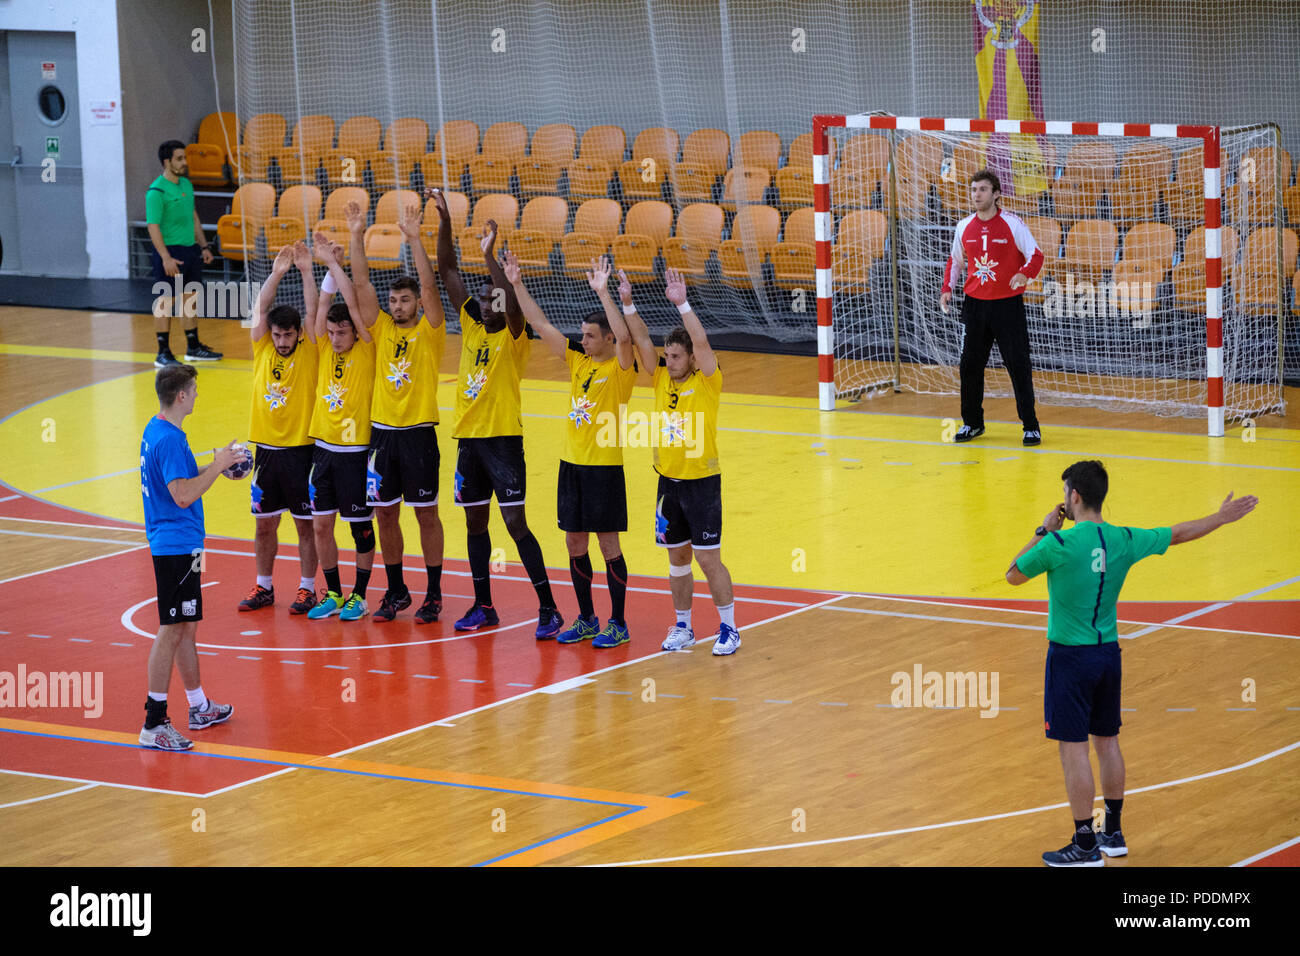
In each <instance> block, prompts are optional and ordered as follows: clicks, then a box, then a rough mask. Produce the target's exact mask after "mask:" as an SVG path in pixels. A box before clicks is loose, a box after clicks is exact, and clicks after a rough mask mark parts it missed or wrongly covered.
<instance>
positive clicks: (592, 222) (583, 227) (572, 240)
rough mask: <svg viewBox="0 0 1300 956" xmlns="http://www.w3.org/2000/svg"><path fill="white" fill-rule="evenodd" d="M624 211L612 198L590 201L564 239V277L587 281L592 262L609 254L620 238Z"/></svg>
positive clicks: (561, 242)
mask: <svg viewBox="0 0 1300 956" xmlns="http://www.w3.org/2000/svg"><path fill="white" fill-rule="evenodd" d="M622 214H623V210H622V208H621V207H620V206H619V204H618V203H616V202H615V201H614V200H612V199H588V200H587V201H586V202H584V203H583V204H582V205H581V206H579V207H578V211H577V212H576V213H574V216H573V227H572V229H570V231H569V232H568V233H566V234H565V235H564V237H563V238H562V239H561V240H560V254H561V255H562V256H563V259H564V274H565V275H566V276H568V277H569V278H570V279H585V278H586V275H587V270H588V269H589V268H591V260H592V259H594V258H596V257H598V256H603V255H605V254H606V253H607V252H608V251H609V246H610V243H612V242H613V241H614V237H615V236H617V235H618V223H619V220H620V219H621V218H622Z"/></svg>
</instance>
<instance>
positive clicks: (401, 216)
mask: <svg viewBox="0 0 1300 956" xmlns="http://www.w3.org/2000/svg"><path fill="white" fill-rule="evenodd" d="M397 228H398V229H400V230H401V231H402V235H404V236H405V237H406V238H407V239H408V240H410V241H411V242H412V243H415V242H418V241H419V239H420V207H419V206H403V207H402V208H400V209H398V211H397Z"/></svg>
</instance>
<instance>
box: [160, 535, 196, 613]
mask: <svg viewBox="0 0 1300 956" xmlns="http://www.w3.org/2000/svg"><path fill="white" fill-rule="evenodd" d="M202 566H203V549H202V548H195V549H194V553H192V554H155V555H154V556H153V578H154V581H155V582H157V584H158V623H159V624H190V623H193V622H194V621H201V620H203V591H202V590H201V589H200V585H199V576H200V574H201V573H202V571H201V570H200V569H201V568H202Z"/></svg>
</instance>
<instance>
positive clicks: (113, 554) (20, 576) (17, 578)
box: [0, 541, 149, 584]
mask: <svg viewBox="0 0 1300 956" xmlns="http://www.w3.org/2000/svg"><path fill="white" fill-rule="evenodd" d="M113 543H114V544H127V543H128V542H125V541H115V542H113ZM148 547H149V545H147V544H135V545H131V546H130V547H127V548H123V549H122V550H121V551H113V552H110V553H109V554H100V555H96V556H95V557H93V558H82V559H81V560H80V561H70V562H68V563H67V564H60V565H57V566H56V567H53V568H41V569H40V570H39V571H28V572H27V573H26V574H18V575H15V576H14V577H12V578H5V579H4V580H2V581H0V584H8V583H9V582H11V581H21V580H22V579H23V578H31V577H35V576H36V575H38V574H50V573H51V572H54V571H62V570H64V569H65V568H75V567H76V566H77V565H79V564H89V563H90V562H91V561H102V560H104V558H116V557H117V556H118V555H119V554H129V553H130V552H132V551H139V550H141V549H142V548H148Z"/></svg>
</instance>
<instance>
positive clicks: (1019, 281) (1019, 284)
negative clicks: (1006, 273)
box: [1007, 272, 1029, 289]
mask: <svg viewBox="0 0 1300 956" xmlns="http://www.w3.org/2000/svg"><path fill="white" fill-rule="evenodd" d="M1007 285H1008V286H1009V287H1010V288H1012V289H1023V288H1024V287H1025V286H1027V285H1029V280H1028V279H1026V278H1025V274H1024V273H1023V272H1017V273H1016V274H1015V275H1013V276H1012V277H1011V281H1010V282H1008V283H1007Z"/></svg>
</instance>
